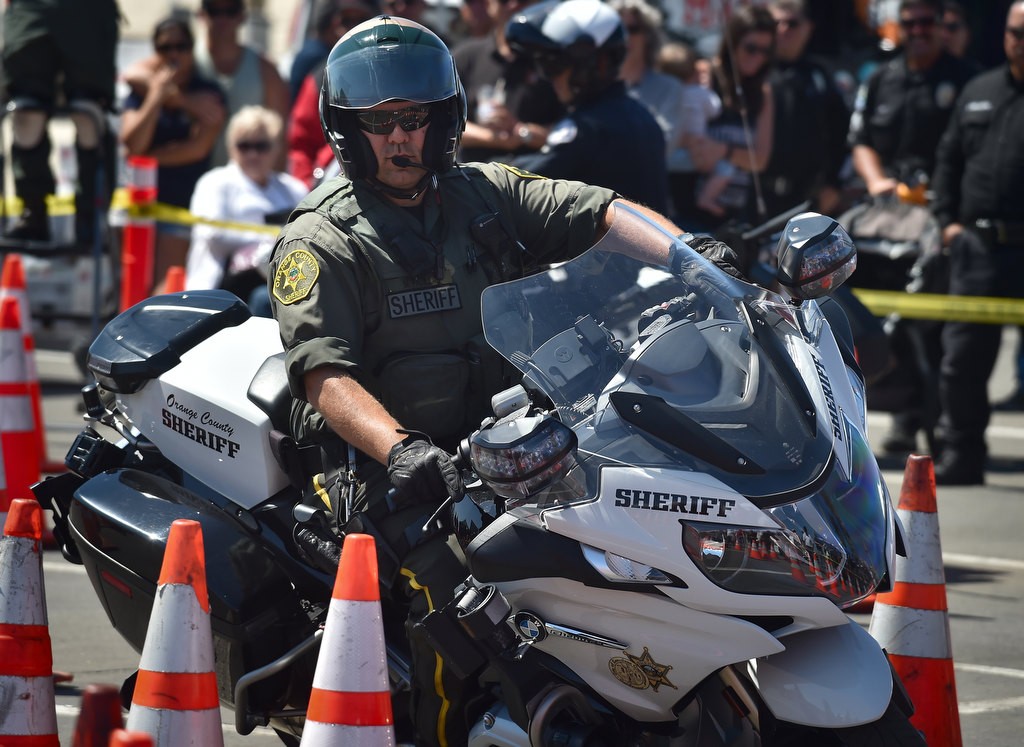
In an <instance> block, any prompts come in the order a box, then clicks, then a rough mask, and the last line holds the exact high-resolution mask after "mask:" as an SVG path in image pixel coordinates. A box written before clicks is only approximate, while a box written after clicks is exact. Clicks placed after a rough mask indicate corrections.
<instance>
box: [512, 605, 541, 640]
mask: <svg viewBox="0 0 1024 747" xmlns="http://www.w3.org/2000/svg"><path fill="white" fill-rule="evenodd" d="M513 621H514V622H515V625H516V630H517V631H518V632H519V636H520V638H522V639H523V640H524V641H527V642H529V643H536V642H537V641H543V640H544V639H545V638H547V637H548V631H547V628H545V627H544V621H543V620H541V619H540V618H539V617H537V616H536V615H535V614H533V613H532V612H517V613H516V615H515V617H514V618H513Z"/></svg>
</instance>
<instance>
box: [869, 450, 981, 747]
mask: <svg viewBox="0 0 1024 747" xmlns="http://www.w3.org/2000/svg"><path fill="white" fill-rule="evenodd" d="M898 511H899V515H900V520H901V521H902V522H903V526H904V528H905V529H906V530H907V533H908V542H907V544H908V548H909V550H910V557H909V558H902V557H897V558H896V575H895V580H896V583H895V584H894V587H893V590H892V591H890V592H886V593H884V594H878V595H877V596H876V597H875V608H874V611H873V612H872V614H871V623H870V626H869V628H868V631H869V632H870V633H871V635H872V637H874V639H875V640H876V641H878V643H879V644H880V645H881V646H882V648H884V649H885V650H886V651H887V652H888V654H889V659H890V661H892V664H893V668H894V669H895V670H896V673H897V674H898V675H899V677H900V680H902V681H903V686H904V687H905V688H906V690H907V693H908V694H909V696H910V699H911V701H913V703H914V711H915V713H914V716H913V718H912V719H911V723H912V724H913V725H914V726H916V727H917V728H918V729H919V730H920V731H921V732H923V734H924V737H925V741H926V742H927V743H928V744H929V745H930V747H960V745H961V744H962V741H961V736H960V712H959V710H958V708H957V700H956V680H955V677H954V675H953V652H952V646H951V639H950V635H949V615H948V608H947V606H946V578H945V574H944V572H943V569H942V545H941V543H940V541H939V515H938V505H937V502H936V499H935V469H934V466H933V464H932V458H931V457H930V456H917V455H912V456H911V457H910V458H909V459H907V466H906V470H905V471H904V475H903V487H902V489H901V490H900V499H899V507H898Z"/></svg>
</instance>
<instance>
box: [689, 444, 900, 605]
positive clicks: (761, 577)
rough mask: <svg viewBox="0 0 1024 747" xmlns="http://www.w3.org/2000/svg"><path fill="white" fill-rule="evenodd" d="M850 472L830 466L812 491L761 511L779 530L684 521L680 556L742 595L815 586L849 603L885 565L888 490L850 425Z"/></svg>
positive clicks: (874, 584) (813, 589)
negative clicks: (776, 524) (817, 488)
mask: <svg viewBox="0 0 1024 747" xmlns="http://www.w3.org/2000/svg"><path fill="white" fill-rule="evenodd" d="M846 433H847V435H848V437H849V438H850V443H851V455H852V457H853V459H852V460H851V465H852V469H851V471H852V473H853V474H852V475H851V476H850V477H849V478H848V479H847V478H846V477H844V476H843V474H842V471H841V470H839V469H838V467H835V466H834V467H833V468H832V473H831V474H830V475H829V477H828V479H827V480H826V481H825V484H824V485H823V486H822V487H821V489H819V490H818V491H817V492H815V493H814V494H813V495H811V496H808V497H806V498H803V499H801V500H799V501H795V502H793V503H787V504H784V505H781V506H775V507H773V508H769V509H766V510H765V512H766V513H767V514H768V515H769V516H771V517H772V518H773V519H774V520H775V521H776V522H777V523H778V525H779V526H778V529H762V528H756V529H755V528H747V527H731V526H723V525H721V524H711V523H702V522H687V523H686V525H685V526H684V529H683V546H684V547H685V549H686V553H687V555H689V556H690V558H691V560H693V562H694V563H695V564H696V565H697V567H698V568H700V569H701V571H702V572H703V573H704V574H705V575H706V576H707V577H708V578H710V579H711V580H712V581H713V582H714V583H715V584H717V585H718V586H721V587H722V588H725V589H728V590H730V591H735V592H738V593H741V594H800V595H805V594H807V593H809V592H817V593H820V594H823V595H825V596H828V597H830V598H831V599H833V600H834V601H835V602H836V604H838V605H839V606H841V607H848V606H850V605H852V604H854V603H856V602H858V601H860V600H861V599H863V598H864V597H866V596H867V595H869V594H871V593H872V592H873V591H874V590H875V588H876V587H877V586H878V585H879V583H880V582H881V581H882V579H883V577H884V576H885V573H886V571H887V568H888V567H887V563H886V533H887V530H888V523H889V511H890V508H889V496H888V493H887V492H886V490H885V485H884V483H883V482H882V478H881V475H880V473H879V471H878V465H877V463H876V462H875V459H874V456H873V455H872V454H871V451H870V449H869V448H868V445H867V443H866V442H865V441H864V439H863V437H862V436H861V435H860V434H859V433H858V432H857V431H856V430H855V429H853V428H847V429H846Z"/></svg>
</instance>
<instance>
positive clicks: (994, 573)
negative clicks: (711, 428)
mask: <svg viewBox="0 0 1024 747" xmlns="http://www.w3.org/2000/svg"><path fill="white" fill-rule="evenodd" d="M1007 337H1008V343H1012V342H1013V341H1015V337H1016V335H1015V333H1014V332H1013V331H1008V332H1007ZM37 346H38V347H40V348H41V349H40V350H39V352H38V353H37V358H38V363H39V370H40V379H41V382H42V385H43V393H44V421H45V423H46V436H47V446H48V455H49V458H50V459H51V460H60V459H62V458H63V455H64V453H65V451H66V450H67V447H68V445H69V444H70V442H71V440H72V439H73V438H74V436H75V434H76V433H77V432H78V429H79V426H80V423H81V416H80V415H79V414H78V409H77V403H78V395H77V389H78V386H79V385H80V383H81V379H80V375H79V373H78V371H77V369H76V367H75V365H74V363H73V360H72V357H71V355H70V353H68V352H67V350H68V348H69V347H70V346H69V345H67V344H64V343H61V347H62V348H63V349H56V350H50V349H45V347H46V344H45V342H43V343H42V344H40V335H39V334H38V333H37ZM1004 349H1005V352H1006V353H1009V352H1011V351H1012V349H1013V348H1012V345H1011V344H1007V345H1004ZM1011 384H1012V376H1011V372H1010V366H1009V356H1008V355H1005V354H1004V355H1003V356H1002V357H1001V359H1000V363H999V366H998V368H997V372H996V376H995V377H994V379H993V381H992V382H991V383H990V391H991V392H992V394H993V397H994V399H996V400H998V399H1000V398H1002V397H1005V395H1006V394H1007V392H1008V391H1009V389H1010V387H1011ZM869 420H870V426H871V432H872V433H871V436H872V441H873V442H874V443H877V442H878V441H879V440H880V439H881V436H882V435H883V433H884V431H885V428H886V426H887V423H888V416H887V415H885V414H882V413H871V414H870V418H869ZM989 436H990V450H991V453H992V465H991V466H992V469H991V471H990V472H989V473H988V475H987V478H986V479H987V483H986V485H985V486H984V487H976V488H950V487H941V488H939V490H938V504H939V523H940V526H941V543H942V552H943V561H944V565H945V571H946V580H947V596H948V603H949V627H950V633H951V638H952V648H953V656H954V671H955V677H956V689H957V698H958V701H959V706H960V721H961V729H962V734H963V744H964V745H968V746H969V747H1014V746H1015V745H1019V744H1020V743H1021V731H1022V726H1024V626H1022V625H1021V619H1022V617H1024V603H1022V602H1021V599H1022V598H1024V543H1022V542H1021V536H1022V534H1024V506H1021V502H1022V501H1024V413H1022V412H998V413H996V415H995V417H994V420H993V423H992V426H991V428H990V431H989ZM880 462H881V465H882V467H883V470H884V475H885V479H886V482H887V484H888V486H889V489H890V492H891V493H892V495H893V499H894V500H896V497H897V496H898V495H899V490H900V485H901V483H902V477H903V474H902V470H903V460H902V459H896V458H889V457H882V458H881V459H880ZM44 569H45V571H44V575H45V584H46V592H47V603H48V612H49V622H50V635H51V638H52V641H53V651H54V667H55V668H56V669H59V670H65V671H69V672H72V673H73V674H74V680H73V681H72V682H71V683H70V684H68V685H65V686H60V687H59V688H58V691H57V707H58V721H59V725H60V739H61V742H62V743H63V744H65V745H69V744H71V741H72V740H71V735H72V733H73V729H74V723H75V721H76V719H77V716H78V713H79V710H78V709H79V704H80V700H81V698H80V693H81V688H83V687H85V686H86V685H88V684H90V683H110V684H116V685H120V683H121V682H122V680H123V679H124V678H125V677H127V676H128V675H129V674H130V673H131V672H132V671H134V669H135V668H136V667H137V664H138V654H137V653H136V652H134V651H133V650H131V649H130V648H129V647H128V646H127V644H125V643H124V642H123V641H122V640H121V639H120V637H119V636H118V635H117V634H116V633H115V632H114V631H113V630H112V629H111V627H110V625H109V623H108V621H107V619H106V617H105V615H104V613H103V611H102V609H101V608H100V605H99V602H97V600H96V598H95V597H94V595H93V591H92V587H91V585H90V584H89V582H88V579H87V577H86V575H85V573H84V571H82V570H81V569H80V568H78V567H76V566H72V565H70V564H68V563H66V562H65V561H64V560H63V559H62V558H61V557H60V555H59V553H56V552H47V553H46V556H45V558H44ZM854 617H855V619H857V620H858V621H859V622H861V623H863V624H867V622H868V620H869V616H868V615H867V614H861V615H855V616H854ZM222 715H223V719H222V720H223V722H224V724H225V728H224V734H225V745H227V747H232V746H234V745H259V744H274V743H276V738H275V737H274V736H273V734H271V733H269V732H267V731H266V730H257V731H256V732H254V733H253V734H252V735H250V736H248V737H241V736H240V735H238V734H237V733H235V731H234V728H233V719H232V716H231V714H230V713H228V712H226V711H225V712H224V713H223V714H222Z"/></svg>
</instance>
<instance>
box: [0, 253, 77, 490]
mask: <svg viewBox="0 0 1024 747" xmlns="http://www.w3.org/2000/svg"><path fill="white" fill-rule="evenodd" d="M8 296H10V297H12V298H15V299H17V301H18V311H19V313H20V314H21V333H22V342H23V343H24V346H25V380H26V381H28V386H29V395H30V396H31V397H32V419H33V421H34V422H35V431H36V437H37V439H38V441H39V469H40V470H41V471H42V472H64V471H65V470H66V469H67V467H66V466H65V465H64V463H63V462H51V461H49V460H48V459H47V458H46V426H45V424H44V422H43V394H42V387H41V385H40V383H39V369H38V368H37V367H36V342H35V337H34V336H33V334H32V308H31V306H30V305H29V300H28V288H27V285H26V283H25V265H24V263H23V262H22V261H21V255H20V254H8V255H7V256H6V257H4V266H3V274H2V275H0V299H4V298H7V297H8Z"/></svg>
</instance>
